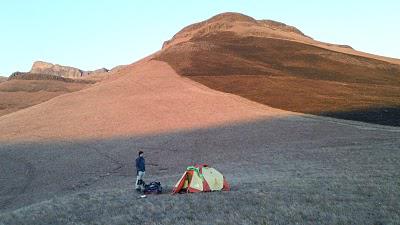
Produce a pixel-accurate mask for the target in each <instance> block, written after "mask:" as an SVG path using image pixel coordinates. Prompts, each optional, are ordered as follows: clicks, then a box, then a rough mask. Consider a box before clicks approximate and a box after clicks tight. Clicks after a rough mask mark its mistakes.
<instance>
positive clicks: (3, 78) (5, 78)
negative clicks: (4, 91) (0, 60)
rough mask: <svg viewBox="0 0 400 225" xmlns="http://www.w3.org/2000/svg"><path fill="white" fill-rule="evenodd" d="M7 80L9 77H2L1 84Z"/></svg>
mask: <svg viewBox="0 0 400 225" xmlns="http://www.w3.org/2000/svg"><path fill="white" fill-rule="evenodd" d="M7 79H8V78H7V77H2V76H0V83H1V82H4V81H7Z"/></svg>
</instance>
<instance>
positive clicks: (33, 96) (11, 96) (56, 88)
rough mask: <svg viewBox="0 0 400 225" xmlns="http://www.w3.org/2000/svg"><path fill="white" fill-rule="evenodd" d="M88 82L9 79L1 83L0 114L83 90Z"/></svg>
mask: <svg viewBox="0 0 400 225" xmlns="http://www.w3.org/2000/svg"><path fill="white" fill-rule="evenodd" d="M88 85H89V84H88V83H77V82H64V81H58V80H16V79H14V80H9V81H6V82H2V83H1V84H0V116H2V115H6V114H9V113H12V112H16V111H18V110H21V109H24V108H27V107H30V106H33V105H36V104H39V103H42V102H45V101H48V100H49V99H52V98H54V97H57V96H59V95H62V94H66V93H70V92H74V91H78V90H82V89H83V88H86V87H87V86H88Z"/></svg>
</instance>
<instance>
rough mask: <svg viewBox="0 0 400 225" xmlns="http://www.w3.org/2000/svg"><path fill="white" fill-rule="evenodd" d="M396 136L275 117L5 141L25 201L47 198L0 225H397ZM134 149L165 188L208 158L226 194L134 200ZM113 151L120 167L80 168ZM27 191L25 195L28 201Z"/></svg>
mask: <svg viewBox="0 0 400 225" xmlns="http://www.w3.org/2000/svg"><path fill="white" fill-rule="evenodd" d="M318 123H321V126H319V125H318ZM382 128H383V127H382ZM289 131H291V132H289ZM397 135H398V132H388V131H382V130H373V126H372V125H371V126H369V125H366V127H365V129H359V128H354V127H352V128H348V127H347V126H345V125H337V124H332V123H328V122H324V121H323V120H322V121H319V122H318V121H314V122H312V121H308V120H307V121H301V120H299V121H293V122H290V121H288V120H278V121H269V122H261V121H259V122H257V123H253V124H247V125H243V126H230V127H225V128H218V129H210V130H197V131H194V132H189V133H177V134H166V135H161V136H158V137H147V138H144V139H142V140H141V139H129V138H128V139H115V140H109V141H105V140H102V141H94V142H87V143H80V144H79V143H71V144H57V143H54V144H40V145H39V144H35V145H21V146H20V147H18V146H14V147H12V146H11V147H9V148H6V149H5V150H3V152H6V150H7V149H8V150H9V151H8V152H9V154H14V155H15V156H16V157H17V154H16V153H15V152H21V153H23V154H24V155H26V157H28V158H29V159H30V160H31V161H32V162H34V165H33V166H35V167H36V170H35V171H36V173H37V175H38V177H37V178H35V180H34V181H33V183H32V186H33V187H34V189H32V190H34V192H32V196H31V198H34V197H36V196H39V195H41V194H40V193H39V192H40V191H43V192H46V193H47V195H48V196H47V198H45V199H49V198H50V199H49V200H45V201H43V202H40V203H36V204H33V205H27V204H25V205H24V206H23V207H21V208H18V209H9V210H7V211H6V210H4V211H3V212H2V213H1V214H0V224H1V223H4V224H7V225H8V224H318V225H323V224H327V225H334V224H346V225H347V224H363V225H375V224H385V225H390V224H392V225H395V224H399V222H400V217H399V214H398V211H399V210H400V203H399V202H400V192H399V188H398V187H399V186H400V167H399V165H400V154H399V151H398V146H399V144H400V142H399V141H398V138H396V137H397ZM139 146H140V147H139ZM146 146H148V148H146ZM157 146H159V147H157ZM91 148H94V149H96V151H94V150H93V149H91ZM138 148H142V149H145V151H146V157H147V158H146V159H147V162H148V164H149V166H148V174H147V177H146V180H147V181H150V180H159V181H161V182H162V184H163V185H164V187H166V189H167V192H169V191H170V190H171V188H172V185H173V184H174V182H176V181H177V180H178V178H179V176H180V175H181V174H180V172H183V169H184V166H183V165H188V163H189V162H190V161H192V160H197V161H201V162H210V163H211V165H214V166H215V168H217V169H219V170H220V171H221V172H222V173H223V174H224V175H225V176H226V177H227V178H228V180H229V181H230V183H231V185H232V191H231V192H215V193H202V194H190V195H175V196H171V195H169V194H163V195H158V196H149V197H148V198H146V199H138V198H137V197H138V195H137V194H136V192H135V191H134V190H133V180H134V176H133V172H132V171H133V168H132V160H133V159H132V158H133V157H132V155H133V152H134V150H133V149H138ZM97 153H102V154H101V155H106V156H107V158H102V157H101V155H99V156H98V155H97ZM3 154H4V153H3ZM177 155H179V157H177ZM109 157H113V158H114V160H117V161H116V162H118V164H120V165H121V166H122V168H121V169H120V170H118V171H116V172H115V173H111V175H109V176H106V177H103V178H101V177H99V180H97V181H96V179H94V178H95V177H90V176H91V175H90V173H85V175H84V174H83V173H82V171H85V172H92V173H93V175H92V176H94V175H95V174H96V173H99V172H96V171H106V170H107V168H106V167H110V168H112V167H113V166H116V165H114V164H115V162H113V161H114V160H112V162H108V161H107V159H108V158H109ZM36 159H41V160H36ZM71 164H72V165H76V166H74V167H73V168H72V167H68V166H70V165H71ZM65 168H69V169H68V171H65ZM161 168H163V169H162V170H161ZM46 171H47V172H46ZM74 174H75V175H76V176H74ZM100 174H101V173H100ZM124 174H126V176H125V175H124ZM42 175H43V176H44V177H42ZM63 176H64V177H63ZM71 176H72V177H71ZM84 176H86V178H85V179H87V180H86V182H83V181H82V182H80V183H85V185H84V186H83V187H80V188H78V191H77V192H72V193H63V192H62V191H59V192H54V185H57V184H60V185H61V186H62V187H61V188H62V189H61V190H64V189H65V187H66V186H68V185H70V184H68V183H69V182H70V183H71V182H76V180H80V179H84ZM35 185H36V186H35ZM50 186H53V187H52V188H50ZM47 188H50V189H49V191H48V192H47V191H46V189H47ZM27 190H28V191H29V188H28V189H27ZM30 194H31V193H30V192H27V193H24V194H23V196H25V198H26V201H27V202H29V201H31V200H30V197H29V195H30ZM42 194H43V193H42ZM54 195H55V196H56V197H52V196H54ZM16 200H18V201H21V200H22V197H21V196H20V198H19V199H16Z"/></svg>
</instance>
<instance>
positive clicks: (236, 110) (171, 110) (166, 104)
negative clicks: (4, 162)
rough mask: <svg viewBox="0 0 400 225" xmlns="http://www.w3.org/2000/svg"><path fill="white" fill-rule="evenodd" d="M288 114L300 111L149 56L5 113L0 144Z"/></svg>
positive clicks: (147, 131)
mask: <svg viewBox="0 0 400 225" xmlns="http://www.w3.org/2000/svg"><path fill="white" fill-rule="evenodd" d="M9 82H10V81H9ZM13 82H21V81H13ZM43 115H46V116H45V117H44V116H43ZM288 115H295V114H294V113H291V112H285V111H282V110H278V109H273V108H270V107H267V106H262V105H260V104H256V103H253V102H250V101H248V100H245V99H242V98H240V97H238V96H234V95H230V94H225V93H221V92H216V91H213V90H211V89H209V88H206V87H204V86H203V85H199V84H198V83H196V82H193V81H191V80H188V79H184V78H182V77H180V76H179V75H178V74H176V72H175V71H174V70H173V69H172V68H171V67H170V66H169V65H168V64H167V63H165V62H160V61H156V60H151V58H150V59H146V60H143V61H142V62H139V63H135V64H132V65H129V66H125V67H122V68H120V69H119V70H116V71H114V72H113V75H112V78H110V79H107V80H103V81H102V82H99V83H97V84H95V85H93V86H91V87H90V88H87V89H85V90H82V91H78V92H74V93H70V94H65V95H62V96H59V97H57V98H53V99H51V100H50V101H47V102H44V103H42V104H40V105H37V106H35V107H30V108H27V109H25V110H20V111H18V112H16V113H12V114H9V115H5V116H2V117H0V130H2V132H3V134H2V135H1V137H0V142H1V141H7V142H10V141H28V140H51V139H53V140H54V139H69V140H72V139H88V138H108V137H120V136H128V135H143V134H150V133H152V134H154V133H159V132H173V131H178V130H184V129H193V128H203V127H210V126H216V125H221V124H231V123H236V122H245V121H251V120H257V119H263V118H273V117H280V116H288Z"/></svg>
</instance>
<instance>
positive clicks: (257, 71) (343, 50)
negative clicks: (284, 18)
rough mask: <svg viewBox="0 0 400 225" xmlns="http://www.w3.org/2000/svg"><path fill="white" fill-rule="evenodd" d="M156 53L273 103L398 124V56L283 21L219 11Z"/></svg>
mask: <svg viewBox="0 0 400 225" xmlns="http://www.w3.org/2000/svg"><path fill="white" fill-rule="evenodd" d="M156 58H157V59H159V60H162V61H165V62H168V63H169V64H170V65H171V66H172V67H173V68H174V69H175V70H176V71H177V72H178V73H179V74H180V75H184V76H187V77H189V78H190V79H193V80H195V81H197V82H200V83H202V84H204V85H206V86H208V87H211V88H214V89H216V90H220V91H224V92H229V93H234V94H238V95H240V96H243V97H245V98H248V99H251V100H254V101H257V102H259V103H263V104H266V105H269V106H272V107H277V108H281V109H285V110H290V111H296V112H305V113H312V114H318V115H331V116H335V117H340V118H349V119H360V120H363V121H369V122H378V123H383V124H392V125H400V121H399V119H398V118H399V117H400V110H397V108H398V107H399V106H400V64H399V60H396V59H390V58H385V57H379V56H374V55H370V54H367V53H362V52H358V51H355V50H353V49H351V48H349V47H346V46H339V45H332V44H327V43H322V42H318V41H315V40H313V39H311V38H309V37H307V36H305V35H304V34H303V33H302V32H301V31H299V30H298V29H296V28H294V27H291V26H288V25H285V24H282V23H278V22H271V21H265V20H255V19H253V18H251V17H248V16H245V15H242V14H237V13H225V14H221V15H217V16H215V17H212V18H211V19H209V20H206V21H204V22H201V23H197V24H194V25H191V26H188V27H186V28H184V29H183V30H181V31H180V32H179V33H177V34H176V35H175V36H174V37H173V38H172V39H171V40H169V41H167V42H165V43H164V46H163V49H162V51H161V52H159V53H158V55H157V57H156ZM379 109H382V110H379ZM371 112H372V113H371ZM385 113H386V114H385ZM365 114H368V115H369V116H367V118H364V117H365ZM349 115H351V116H350V117H349ZM396 118H397V119H396Z"/></svg>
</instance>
